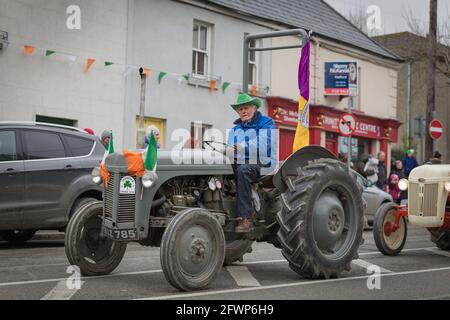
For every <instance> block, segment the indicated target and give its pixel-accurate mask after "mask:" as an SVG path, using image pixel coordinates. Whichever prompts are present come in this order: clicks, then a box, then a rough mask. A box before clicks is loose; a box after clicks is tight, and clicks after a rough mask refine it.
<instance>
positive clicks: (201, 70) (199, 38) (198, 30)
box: [192, 21, 212, 76]
mask: <svg viewBox="0 0 450 320" xmlns="http://www.w3.org/2000/svg"><path fill="white" fill-rule="evenodd" d="M211 32H212V27H211V25H208V24H206V23H202V22H198V21H194V29H193V37H192V73H193V74H194V75H196V76H207V75H208V74H209V73H210V62H211V61H210V56H211Z"/></svg>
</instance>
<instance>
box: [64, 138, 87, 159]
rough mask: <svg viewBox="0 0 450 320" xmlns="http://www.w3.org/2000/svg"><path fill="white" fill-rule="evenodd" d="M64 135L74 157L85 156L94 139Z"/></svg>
mask: <svg viewBox="0 0 450 320" xmlns="http://www.w3.org/2000/svg"><path fill="white" fill-rule="evenodd" d="M64 137H65V139H66V141H67V144H68V145H69V148H70V150H71V151H72V155H73V156H74V157H80V156H87V155H88V154H89V153H91V150H92V146H93V145H94V141H92V140H89V139H83V138H79V137H75V136H69V135H64Z"/></svg>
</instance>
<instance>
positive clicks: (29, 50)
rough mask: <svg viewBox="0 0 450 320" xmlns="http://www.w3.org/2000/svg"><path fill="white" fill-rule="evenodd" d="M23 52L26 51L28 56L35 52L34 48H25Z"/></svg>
mask: <svg viewBox="0 0 450 320" xmlns="http://www.w3.org/2000/svg"><path fill="white" fill-rule="evenodd" d="M23 50H25V53H26V54H29V55H32V54H33V52H34V47H33V46H23Z"/></svg>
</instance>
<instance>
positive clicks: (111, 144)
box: [108, 131, 114, 154]
mask: <svg viewBox="0 0 450 320" xmlns="http://www.w3.org/2000/svg"><path fill="white" fill-rule="evenodd" d="M108 153H109V154H111V153H114V143H113V136H112V131H110V132H109V143H108Z"/></svg>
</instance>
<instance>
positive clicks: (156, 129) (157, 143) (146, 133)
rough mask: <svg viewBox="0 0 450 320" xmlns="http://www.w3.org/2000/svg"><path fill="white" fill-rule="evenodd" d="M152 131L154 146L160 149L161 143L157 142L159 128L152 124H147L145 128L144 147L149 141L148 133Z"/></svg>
mask: <svg viewBox="0 0 450 320" xmlns="http://www.w3.org/2000/svg"><path fill="white" fill-rule="evenodd" d="M152 132H153V135H154V136H155V139H156V148H157V149H160V148H161V144H160V143H159V139H160V136H159V129H158V128H157V127H156V126H154V125H149V126H148V127H147V130H145V140H144V148H147V146H148V144H149V142H150V134H151V133H152Z"/></svg>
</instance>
